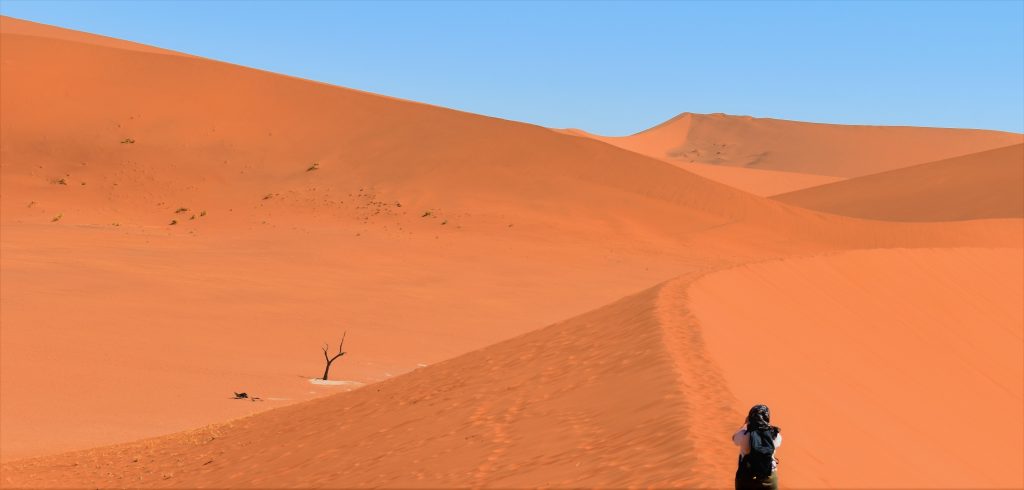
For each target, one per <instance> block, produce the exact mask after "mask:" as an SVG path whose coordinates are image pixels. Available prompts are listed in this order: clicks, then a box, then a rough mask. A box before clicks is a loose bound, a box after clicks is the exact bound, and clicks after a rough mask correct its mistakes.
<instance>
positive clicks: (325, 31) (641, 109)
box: [0, 0, 1024, 135]
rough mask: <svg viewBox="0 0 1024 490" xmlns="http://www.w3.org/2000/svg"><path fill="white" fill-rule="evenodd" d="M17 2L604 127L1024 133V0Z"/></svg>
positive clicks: (506, 113)
mask: <svg viewBox="0 0 1024 490" xmlns="http://www.w3.org/2000/svg"><path fill="white" fill-rule="evenodd" d="M0 12H2V13H3V14H4V15H10V16H14V17H19V18H23V19H28V20H33V21H37V22H43V23H47V24H54V25H58V26H62V27H68V28H72V29H78V30H83V31H88V32H93V33H98V34H103V35H108V36H113V37H118V38H123V39H129V40H132V41H138V42H142V43H146V44H152V45H156V46H160V47H164V48H168V49H174V50H178V51H184V52H188V53H192V54H197V55H200V56H205V57H209V58H213V59H218V60H223V61H229V62H232V63H237V64H241V65H246V66H252V67H256V68H261V69H265V70H270V71H274V72H279V73H285V74H289V75H294V76H298V77H303V78H309V79H314V80H320V81H324V82H328V83H332V84H336V85H341V86H345V87H353V88H358V89H362V90H367V91H371V92H377V93H382V94H387V95H391V96H395V97H401V98H406V99H412V100H417V101H422V102H427V103H431V104H437V105H442V106H446V107H452V108H456V109H461V110H465V111H470V112H475V113H480V114H487V115H491V116H497V117H502V118H507V119H513V120H518V121H525V122H531V123H535V124H541V125H544V126H550V127H578V128H583V129H586V130H588V131H593V132H596V133H600V134H609V135H621V134H629V133H633V132H636V131H639V130H642V129H645V128H647V127H649V126H652V125H654V124H657V123H659V122H661V121H663V120H665V119H668V118H670V117H672V116H674V115H676V114H678V113H680V112H684V111H689V112H726V113H730V114H747V115H753V116H760V117H778V118H784V119H796V120H805V121H817V122H832V123H849V124H897V125H915V126H944V127H971V128H985V129H1001V130H1007V131H1016V132H1024V0H1010V1H995V2H983V1H972V2H951V1H946V2H925V1H913V2H881V1H876V2H852V1H850V2H826V1H814V2H740V1H736V2H695V1H694V2H650V3H637V2H631V3H616V2H584V1H574V2H564V3H555V2H536V1H534V2H469V1H463V2H443V3H428V2H376V3H360V2H327V1H319V2H288V3H283V2H271V1H264V2H242V1H230V2H199V1H188V2H158V1H146V2H127V1H121V2H89V1H82V0H77V1H71V2H50V1H33V2H27V1H19V0H4V1H3V2H2V3H0Z"/></svg>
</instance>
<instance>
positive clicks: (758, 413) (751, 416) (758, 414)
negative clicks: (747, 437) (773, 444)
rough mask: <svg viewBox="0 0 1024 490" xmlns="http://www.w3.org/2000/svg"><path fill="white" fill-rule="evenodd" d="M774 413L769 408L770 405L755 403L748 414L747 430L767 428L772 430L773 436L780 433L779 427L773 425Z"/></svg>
mask: <svg viewBox="0 0 1024 490" xmlns="http://www.w3.org/2000/svg"><path fill="white" fill-rule="evenodd" d="M771 418H772V414H771V411H770V410H768V405H762V404H758V405H754V406H753V407H750V412H749V413H748V414H747V431H748V432H749V431H753V430H766V431H770V432H771V435H772V438H773V439H774V438H775V436H776V435H778V434H779V431H780V430H781V429H779V428H778V427H776V426H774V425H771V423H770V422H771Z"/></svg>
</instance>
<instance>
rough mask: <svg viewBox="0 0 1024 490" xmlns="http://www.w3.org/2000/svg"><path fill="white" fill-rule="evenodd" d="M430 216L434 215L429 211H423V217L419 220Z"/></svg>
mask: <svg viewBox="0 0 1024 490" xmlns="http://www.w3.org/2000/svg"><path fill="white" fill-rule="evenodd" d="M431 214H434V213H431V212H430V211H425V212H424V213H423V216H420V218H426V217H427V216H430V215H431Z"/></svg>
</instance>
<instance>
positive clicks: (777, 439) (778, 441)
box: [773, 432, 782, 449]
mask: <svg viewBox="0 0 1024 490" xmlns="http://www.w3.org/2000/svg"><path fill="white" fill-rule="evenodd" d="M773 442H775V448H776V449H778V447H779V446H781V445H782V433H781V432H779V433H778V434H775V441H773Z"/></svg>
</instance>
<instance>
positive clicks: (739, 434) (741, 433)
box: [732, 424, 747, 446]
mask: <svg viewBox="0 0 1024 490" xmlns="http://www.w3.org/2000/svg"><path fill="white" fill-rule="evenodd" d="M744 437H747V424H743V427H740V430H738V431H736V433H735V434H733V435H732V443H733V444H735V445H737V446H742V445H743V438H744Z"/></svg>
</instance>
